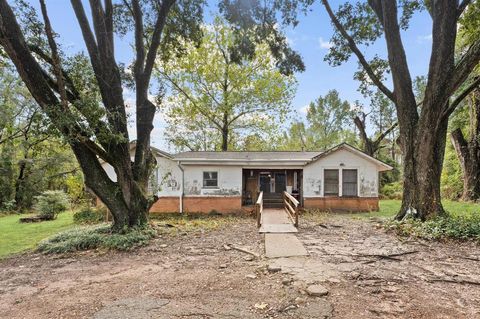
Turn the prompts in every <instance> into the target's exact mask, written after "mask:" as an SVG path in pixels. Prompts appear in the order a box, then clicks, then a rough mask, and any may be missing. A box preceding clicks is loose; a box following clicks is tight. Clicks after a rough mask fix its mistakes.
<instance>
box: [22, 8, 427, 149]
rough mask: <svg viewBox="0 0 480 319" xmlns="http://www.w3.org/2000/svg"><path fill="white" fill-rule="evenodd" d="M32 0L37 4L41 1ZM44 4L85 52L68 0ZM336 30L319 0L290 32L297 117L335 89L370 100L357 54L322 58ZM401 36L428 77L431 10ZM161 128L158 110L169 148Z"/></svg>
mask: <svg viewBox="0 0 480 319" xmlns="http://www.w3.org/2000/svg"><path fill="white" fill-rule="evenodd" d="M29 1H30V2H31V3H32V5H33V6H35V7H37V8H38V1H36V0H29ZM46 2H47V7H48V10H49V15H50V20H51V22H52V25H53V28H54V30H55V31H56V32H57V33H59V34H60V41H61V42H62V44H63V46H64V48H65V49H66V50H67V52H72V53H73V52H78V51H82V50H85V45H84V42H83V38H82V36H81V32H80V29H79V27H78V24H77V21H76V18H75V15H74V13H73V10H72V8H71V5H70V1H67V0H47V1H46ZM342 2H344V1H335V0H331V6H332V7H333V8H336V7H337V6H338V5H339V4H340V3H342ZM209 3H210V5H209V8H207V9H206V12H207V16H209V17H210V16H211V13H212V12H213V13H214V12H215V11H216V1H211V0H210V1H209ZM86 7H88V5H86ZM38 12H39V11H38ZM208 19H209V18H208V17H207V20H208ZM332 33H333V28H332V26H331V24H330V20H329V18H328V16H327V14H326V12H325V10H324V8H323V6H322V5H321V4H320V2H319V1H317V2H316V3H315V4H314V5H313V6H312V7H311V11H310V12H309V13H308V14H307V15H306V16H304V15H301V16H300V23H299V25H298V26H297V27H296V28H294V29H293V28H289V29H287V30H286V35H287V38H288V40H289V41H290V43H291V46H292V47H293V48H294V49H295V50H296V51H298V52H299V53H300V54H301V55H302V57H303V59H304V62H305V65H306V71H305V72H303V73H300V74H297V75H296V76H297V81H298V90H297V94H296V96H295V99H294V100H293V103H292V109H293V110H294V116H296V117H302V116H304V115H305V106H306V105H308V103H310V102H311V101H313V100H314V99H316V98H317V97H318V96H320V95H324V94H326V93H327V92H328V91H329V90H331V89H336V90H338V91H339V92H340V96H341V97H342V98H343V99H345V100H348V101H350V102H352V103H353V102H354V101H355V100H360V101H363V102H364V103H365V104H367V103H368V101H366V100H365V99H364V98H363V97H362V95H361V94H360V93H359V92H358V91H357V88H358V82H356V81H355V80H354V79H353V74H354V72H355V71H356V70H357V60H356V59H355V58H354V57H352V58H351V59H350V60H349V61H348V62H347V63H345V64H344V65H342V66H340V67H330V66H329V65H328V63H327V62H325V61H324V60H323V58H324V56H325V54H326V53H327V52H328V48H329V45H330V43H329V39H330V37H331V35H332ZM402 36H403V41H404V46H405V49H406V53H407V58H408V62H409V66H410V72H411V73H412V76H413V77H414V76H417V75H425V74H426V72H427V69H428V63H429V57H430V51H431V19H430V17H429V16H428V14H427V13H425V12H423V13H417V14H416V15H414V17H413V19H412V21H411V25H410V29H409V30H408V31H407V32H404V33H403V34H402ZM130 41H131V38H128V37H127V38H125V39H117V41H116V57H117V60H118V61H120V62H124V63H127V64H128V63H129V62H130V61H131V59H132V49H131V46H130ZM365 54H366V55H367V56H373V54H379V55H380V56H385V55H386V47H385V43H384V41H383V40H379V41H378V43H377V44H375V45H374V46H372V47H369V48H368V50H367V51H366V52H365ZM163 126H164V123H163V121H162V119H161V115H160V114H159V115H157V118H156V120H155V129H154V132H153V133H152V143H153V144H154V145H155V146H157V147H160V148H162V149H165V150H169V149H170V148H169V146H168V145H166V143H165V140H164V139H163ZM134 135H135V132H134V129H133V128H132V130H131V138H134Z"/></svg>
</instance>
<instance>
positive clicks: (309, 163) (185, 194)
mask: <svg viewBox="0 0 480 319" xmlns="http://www.w3.org/2000/svg"><path fill="white" fill-rule="evenodd" d="M152 149H153V152H154V154H155V156H156V160H157V167H156V170H155V171H154V174H153V176H152V178H151V183H150V185H151V186H150V188H151V191H152V192H155V193H156V194H157V196H158V198H159V199H158V201H157V202H156V203H155V204H154V205H153V206H152V208H151V212H158V213H161V212H206V213H208V212H212V211H216V212H220V213H229V212H236V211H241V210H242V208H243V207H248V206H251V205H252V204H253V203H255V201H256V199H257V196H258V194H259V193H260V192H261V191H263V194H264V205H265V206H266V207H268V206H271V207H275V206H277V205H281V204H282V201H281V194H282V193H283V192H284V191H287V192H288V193H290V194H292V195H293V196H294V197H296V198H297V199H298V200H299V202H300V205H301V206H303V207H304V208H318V209H321V210H346V211H370V210H378V187H379V173H380V172H383V171H388V170H391V169H392V167H391V166H389V165H387V164H386V163H384V162H382V161H380V160H377V159H375V158H373V157H371V156H369V155H367V154H365V153H363V152H362V151H360V150H358V149H356V148H354V147H353V146H350V145H348V144H346V143H343V144H340V145H338V146H335V147H333V148H331V149H329V150H327V151H325V152H294V151H292V152H285V151H272V152H240V151H239V152H236V151H233V152H230V151H229V152H182V153H178V154H169V153H166V152H163V151H160V150H158V149H155V148H152ZM132 152H133V148H132ZM132 155H133V154H132ZM103 166H104V168H105V170H106V171H107V173H108V175H109V176H110V177H111V178H112V179H113V180H115V179H116V176H115V173H114V171H113V168H112V167H111V166H110V165H108V164H106V163H104V164H103Z"/></svg>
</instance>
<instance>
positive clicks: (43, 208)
mask: <svg viewBox="0 0 480 319" xmlns="http://www.w3.org/2000/svg"><path fill="white" fill-rule="evenodd" d="M35 199H36V200H37V203H36V204H35V209H36V210H37V211H38V213H39V216H40V218H42V219H46V220H53V219H56V218H57V215H58V214H59V213H61V212H64V211H65V210H67V208H68V206H69V205H70V201H69V199H68V196H67V194H65V193H64V192H63V191H45V192H43V193H42V194H41V195H39V196H36V197H35Z"/></svg>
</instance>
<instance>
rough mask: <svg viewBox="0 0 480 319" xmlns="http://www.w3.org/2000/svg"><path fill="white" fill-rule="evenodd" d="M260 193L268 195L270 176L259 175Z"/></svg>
mask: <svg viewBox="0 0 480 319" xmlns="http://www.w3.org/2000/svg"><path fill="white" fill-rule="evenodd" d="M260 191H261V192H264V193H270V175H267V174H260Z"/></svg>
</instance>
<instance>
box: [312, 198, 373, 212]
mask: <svg viewBox="0 0 480 319" xmlns="http://www.w3.org/2000/svg"><path fill="white" fill-rule="evenodd" d="M303 205H304V208H307V209H308V208H316V209H319V210H324V211H348V212H366V211H378V197H306V198H304V199H303Z"/></svg>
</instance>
